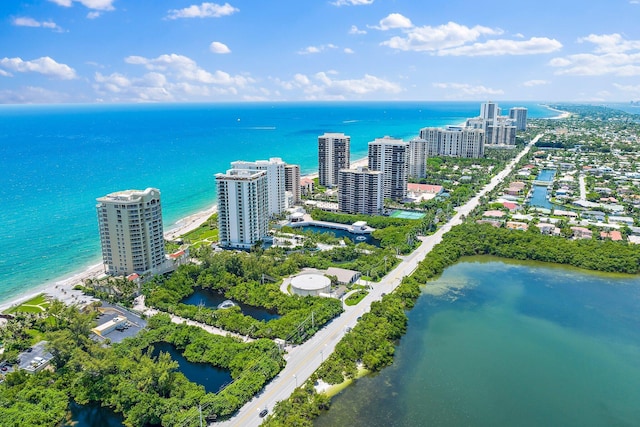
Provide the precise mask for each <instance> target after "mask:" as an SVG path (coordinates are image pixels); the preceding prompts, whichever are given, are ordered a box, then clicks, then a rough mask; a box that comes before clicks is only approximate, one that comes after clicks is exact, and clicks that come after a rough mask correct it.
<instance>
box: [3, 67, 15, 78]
mask: <svg viewBox="0 0 640 427" xmlns="http://www.w3.org/2000/svg"><path fill="white" fill-rule="evenodd" d="M0 76H2V77H12V76H13V74H11V73H9V72H7V71H5V70H3V69H1V68H0Z"/></svg>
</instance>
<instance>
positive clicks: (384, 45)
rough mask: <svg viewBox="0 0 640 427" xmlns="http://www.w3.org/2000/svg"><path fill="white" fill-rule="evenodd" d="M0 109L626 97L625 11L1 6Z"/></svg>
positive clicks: (368, 5) (238, 2) (168, 3)
mask: <svg viewBox="0 0 640 427" xmlns="http://www.w3.org/2000/svg"><path fill="white" fill-rule="evenodd" d="M0 15H1V17H2V20H1V21H0V103H2V104H21V103H51V104H55V103H135V102H230V101H231V102H244V101H269V102H273V101H317V100H346V101H366V100H420V101H476V100H477V101H486V100H493V101H500V100H514V101H516V100H517V101H547V102H594V103H599V102H629V101H631V100H640V0H606V1H596V0H580V1H576V0H553V1H550V0H538V1H524V2H517V1H504V0H501V1H496V0H479V1H478V0H476V1H470V0H229V2H218V3H216V2H201V1H193V0H0Z"/></svg>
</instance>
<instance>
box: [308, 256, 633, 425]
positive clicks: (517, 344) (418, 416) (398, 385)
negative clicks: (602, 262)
mask: <svg viewBox="0 0 640 427" xmlns="http://www.w3.org/2000/svg"><path fill="white" fill-rule="evenodd" d="M435 286H442V287H444V288H445V289H448V291H447V292H445V293H444V294H442V295H434V294H429V293H427V292H428V291H429V289H433V288H434V287H435ZM425 289H426V291H427V292H425V293H424V294H423V295H422V296H421V297H420V298H419V299H418V302H417V304H416V306H415V307H414V308H413V309H412V310H411V311H410V312H409V313H408V315H409V327H408V331H407V334H406V335H405V336H403V337H402V339H401V340H400V343H399V345H398V347H397V350H396V354H395V361H394V363H393V365H392V366H390V367H388V368H386V369H384V370H383V371H382V372H380V373H379V374H377V375H372V376H368V377H364V378H361V379H359V380H357V381H356V382H355V383H354V384H353V385H352V386H350V387H348V388H347V389H346V390H345V392H343V393H342V394H340V395H338V396H337V397H336V398H334V399H333V401H332V406H331V409H330V410H329V411H328V412H327V413H326V414H324V415H322V416H321V417H320V418H318V419H317V420H316V422H315V423H314V426H316V427H333V426H337V425H345V426H346V425H348V426H352V427H360V426H362V427H364V426H367V427H375V426H384V427H416V426H439V427H448V426H451V427H458V426H477V427H481V426H487V427H493V426H532V427H533V426H563V427H573V426H575V427H587V426H594V427H600V426H628V427H632V426H637V425H640V406H638V401H639V400H640V311H638V307H639V306H640V277H638V276H622V277H621V276H617V275H616V276H613V275H602V274H593V273H589V272H586V271H584V270H578V269H575V268H565V267H562V266H555V265H553V264H542V263H533V262H530V263H522V262H513V261H509V260H500V259H497V258H490V257H478V258H467V259H464V260H463V262H461V263H459V264H456V265H454V266H452V267H450V268H448V269H447V270H445V272H444V273H443V274H442V276H441V277H440V278H438V279H437V280H435V281H434V282H433V283H430V284H428V285H427V286H426V288H425Z"/></svg>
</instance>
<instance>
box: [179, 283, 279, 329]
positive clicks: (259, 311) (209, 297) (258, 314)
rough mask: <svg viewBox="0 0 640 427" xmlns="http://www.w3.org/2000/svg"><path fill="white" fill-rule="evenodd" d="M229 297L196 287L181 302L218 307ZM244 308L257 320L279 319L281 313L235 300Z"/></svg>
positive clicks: (247, 313)
mask: <svg viewBox="0 0 640 427" xmlns="http://www.w3.org/2000/svg"><path fill="white" fill-rule="evenodd" d="M227 299H228V298H226V297H225V296H224V294H220V293H218V292H217V291H212V290H210V289H202V288H196V289H195V292H194V293H193V294H191V295H189V296H188V297H186V298H185V299H183V300H182V301H181V302H182V303H183V304H187V305H201V304H202V305H203V306H204V307H207V308H213V309H215V308H218V305H219V304H221V303H222V302H224V301H226V300H227ZM233 302H234V303H235V304H236V305H238V306H239V307H240V310H242V314H244V315H245V316H251V317H253V318H254V319H256V320H264V321H265V322H268V321H269V320H272V319H279V318H280V315H279V314H278V313H276V312H274V311H272V310H267V309H265V308H262V307H255V306H253V305H247V304H243V303H241V302H238V301H233Z"/></svg>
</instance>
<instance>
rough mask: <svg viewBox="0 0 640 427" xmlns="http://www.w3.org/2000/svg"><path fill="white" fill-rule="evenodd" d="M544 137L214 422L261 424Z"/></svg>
mask: <svg viewBox="0 0 640 427" xmlns="http://www.w3.org/2000/svg"><path fill="white" fill-rule="evenodd" d="M541 137H542V134H540V135H537V136H536V137H535V138H534V139H533V140H531V142H530V143H529V144H528V145H527V146H526V147H525V148H524V149H523V150H522V152H520V153H519V154H518V156H516V157H515V158H514V159H513V160H512V161H511V162H510V163H509V164H508V165H507V167H506V168H505V169H504V170H502V171H501V172H499V173H498V174H497V175H496V176H494V177H493V178H492V179H491V181H490V182H489V183H488V184H487V185H486V186H485V187H484V188H483V189H482V190H481V191H480V192H479V193H478V194H477V195H476V196H474V197H473V198H472V199H471V200H469V201H468V202H467V203H465V204H464V205H463V206H461V207H459V208H458V209H457V210H456V214H455V215H454V216H453V217H452V218H451V219H450V220H449V221H448V222H447V223H446V224H444V225H443V226H442V227H440V228H439V229H438V231H436V232H435V233H434V234H432V235H430V236H427V237H422V238H421V239H420V240H422V244H421V245H420V246H419V247H418V248H417V249H416V250H415V251H413V252H412V253H411V254H410V255H408V256H406V257H404V259H402V261H401V262H400V263H399V264H398V265H397V266H396V267H395V268H394V269H393V270H391V272H389V274H387V275H386V276H385V277H384V278H383V279H382V280H381V281H380V282H379V283H377V284H375V283H372V284H373V289H372V290H371V291H370V292H369V294H368V295H367V296H366V297H365V298H364V299H363V300H362V301H360V303H359V304H357V305H355V306H351V307H350V306H345V307H344V309H345V311H344V313H342V314H341V315H340V316H338V317H337V318H335V319H334V320H333V321H332V322H330V323H329V324H328V325H326V326H325V327H324V328H322V329H321V330H320V331H318V333H316V334H315V336H314V337H313V338H311V339H310V340H309V341H307V342H305V343H304V344H302V345H300V346H296V347H293V348H290V349H289V348H288V349H287V350H288V352H287V354H286V355H285V359H286V360H287V365H286V367H285V368H284V369H283V370H282V371H281V372H280V374H279V375H278V376H277V377H276V378H274V379H273V380H272V381H271V382H270V383H269V384H268V385H267V386H266V387H265V389H264V390H263V392H262V393H261V394H260V395H259V396H256V397H254V398H253V399H252V400H251V401H249V402H248V403H247V404H245V405H244V406H243V407H242V408H241V409H240V410H239V411H238V412H237V413H236V415H235V416H234V417H233V418H231V419H229V420H228V421H225V422H219V423H214V424H211V425H214V426H225V427H227V426H229V427H231V426H242V427H248V426H258V425H260V424H261V422H262V418H260V417H259V415H258V414H259V413H260V411H261V410H263V409H265V408H266V409H268V410H269V411H270V412H271V411H272V410H273V407H274V405H275V404H276V403H277V402H279V401H281V400H284V399H287V398H288V397H289V396H290V395H291V394H292V393H293V390H294V389H295V388H296V387H297V386H300V385H302V383H303V382H304V381H306V380H307V378H309V377H310V376H311V374H313V372H315V371H316V370H317V369H318V367H319V366H320V364H321V363H322V362H323V361H324V359H325V358H326V357H327V356H329V355H330V354H331V353H332V352H333V350H334V349H335V346H336V344H337V343H338V342H339V341H340V340H341V339H342V337H343V336H344V334H345V330H346V328H348V327H350V328H353V327H354V326H355V324H356V322H357V320H358V317H360V316H362V315H363V314H364V313H365V312H367V311H369V309H370V307H371V303H372V302H374V301H378V300H380V299H381V298H382V294H383V293H390V292H392V291H393V290H394V289H395V288H396V287H397V286H398V285H399V284H400V282H401V280H402V278H403V277H405V276H408V275H410V274H411V273H413V271H414V270H415V269H416V268H417V267H418V264H419V263H420V262H421V261H422V260H423V259H424V258H425V256H426V255H427V254H428V253H429V252H431V250H432V249H433V248H434V246H435V245H437V244H438V243H440V242H441V241H442V237H443V236H444V234H445V233H447V232H448V231H449V230H451V228H452V227H454V226H456V225H458V224H461V223H462V222H463V216H464V217H466V216H468V215H469V213H470V212H471V211H473V210H474V209H475V208H476V207H477V206H478V205H479V204H480V198H481V197H482V196H484V195H485V194H487V193H488V192H490V191H492V190H493V189H494V188H496V186H497V185H498V184H500V183H501V182H502V181H503V180H504V179H505V178H506V177H507V176H508V175H509V174H510V173H511V172H512V170H513V168H514V166H515V165H516V164H517V163H518V162H519V161H520V159H521V158H522V157H523V156H524V155H525V154H526V153H527V152H529V150H530V149H531V147H532V146H533V145H534V144H535V143H536V142H537V141H538V139H540V138H541Z"/></svg>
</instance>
